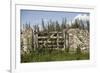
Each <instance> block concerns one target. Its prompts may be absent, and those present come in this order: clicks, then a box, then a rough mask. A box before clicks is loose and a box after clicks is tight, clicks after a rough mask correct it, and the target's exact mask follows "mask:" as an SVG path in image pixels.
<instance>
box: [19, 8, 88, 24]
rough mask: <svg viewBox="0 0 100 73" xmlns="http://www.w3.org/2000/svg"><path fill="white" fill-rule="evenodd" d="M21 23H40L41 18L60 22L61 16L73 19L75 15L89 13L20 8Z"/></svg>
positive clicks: (69, 19)
mask: <svg viewBox="0 0 100 73" xmlns="http://www.w3.org/2000/svg"><path fill="white" fill-rule="evenodd" d="M20 14H21V25H22V24H26V23H27V24H29V23H30V25H41V22H42V19H43V20H44V22H45V23H47V22H48V21H50V20H52V21H58V22H59V23H61V22H62V19H63V18H66V19H67V21H68V22H69V21H71V20H73V19H74V18H75V17H76V16H78V15H80V14H87V15H88V14H89V13H80V12H64V11H40V10H21V11H20Z"/></svg>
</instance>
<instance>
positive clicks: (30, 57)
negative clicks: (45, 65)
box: [21, 50, 89, 63]
mask: <svg viewBox="0 0 100 73" xmlns="http://www.w3.org/2000/svg"><path fill="white" fill-rule="evenodd" d="M88 59H89V53H78V54H77V53H67V52H62V51H59V50H52V51H50V50H44V51H43V50H41V51H39V50H38V51H33V52H32V53H31V54H25V55H22V56H21V62H22V63H27V62H48V61H71V60H88Z"/></svg>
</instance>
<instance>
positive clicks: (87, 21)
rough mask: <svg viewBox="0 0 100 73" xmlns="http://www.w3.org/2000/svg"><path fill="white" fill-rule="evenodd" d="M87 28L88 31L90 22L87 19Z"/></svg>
mask: <svg viewBox="0 0 100 73" xmlns="http://www.w3.org/2000/svg"><path fill="white" fill-rule="evenodd" d="M87 30H88V32H89V31H90V22H89V21H88V20H87Z"/></svg>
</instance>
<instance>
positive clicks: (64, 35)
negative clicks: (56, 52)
mask: <svg viewBox="0 0 100 73" xmlns="http://www.w3.org/2000/svg"><path fill="white" fill-rule="evenodd" d="M63 37H64V49H65V50H66V31H65V30H64V31H63Z"/></svg>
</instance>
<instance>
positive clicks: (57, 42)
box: [57, 32, 59, 49]
mask: <svg viewBox="0 0 100 73" xmlns="http://www.w3.org/2000/svg"><path fill="white" fill-rule="evenodd" d="M58 48H59V34H58V32H57V49H58Z"/></svg>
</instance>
